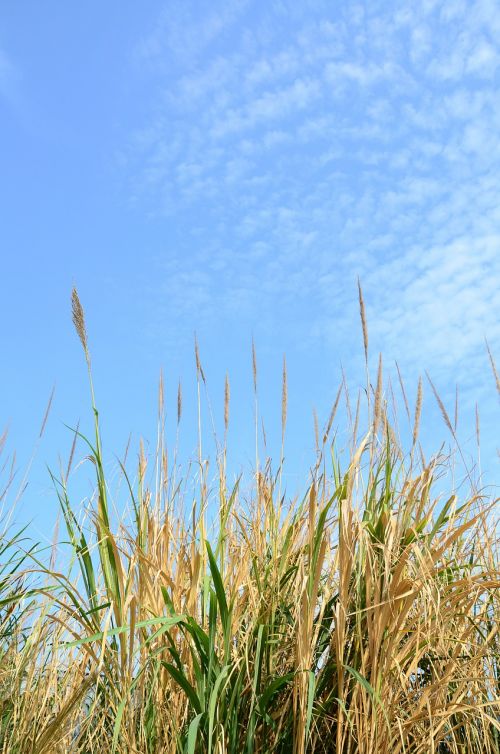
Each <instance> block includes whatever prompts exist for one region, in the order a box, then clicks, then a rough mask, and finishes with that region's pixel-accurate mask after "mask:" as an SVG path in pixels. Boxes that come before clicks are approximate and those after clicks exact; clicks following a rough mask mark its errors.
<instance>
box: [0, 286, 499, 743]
mask: <svg viewBox="0 0 500 754" xmlns="http://www.w3.org/2000/svg"><path fill="white" fill-rule="evenodd" d="M359 296H360V305H361V311H362V315H363V340H364V346H365V355H366V357H367V347H368V333H367V327H366V317H365V315H364V303H363V298H362V292H361V288H359ZM72 301H73V315H74V321H75V326H76V328H77V332H78V335H79V337H80V340H81V341H82V345H83V347H84V350H85V356H86V359H87V364H88V365H90V359H89V356H88V339H87V334H86V329H85V321H84V318H83V309H82V307H81V304H80V302H79V300H78V295H77V294H76V292H74V294H73V299H72ZM82 334H83V335H82ZM491 358H492V357H491ZM195 360H196V370H197V375H198V377H199V378H201V380H202V382H203V383H205V375H204V373H203V370H202V367H201V361H200V356H199V349H198V345H197V343H196V346H195ZM492 363H494V362H493V361H492ZM252 371H253V379H254V390H255V394H256V393H257V361H256V356H255V348H254V346H253V344H252ZM90 378H91V375H90ZM431 387H432V389H433V391H434V387H433V385H432V383H431ZM344 388H345V385H344V384H342V385H341V386H340V388H339V391H338V394H337V396H336V398H335V401H334V405H333V408H332V412H331V414H330V417H329V419H328V422H327V425H326V427H325V428H324V429H323V430H322V431H320V430H319V428H318V427H317V420H316V438H317V439H316V446H317V449H316V450H317V458H315V463H314V466H313V468H312V470H311V474H310V478H309V479H308V480H307V482H306V484H305V485H304V487H305V492H304V495H303V497H302V498H301V499H293V500H289V499H286V496H284V495H282V492H281V479H282V474H281V472H282V457H281V462H280V464H279V467H278V469H277V470H273V469H272V466H271V463H270V461H268V462H266V463H265V464H264V465H263V467H260V466H259V461H258V446H257V447H256V469H255V475H254V477H253V484H252V488H251V490H250V492H248V491H247V490H243V489H242V487H243V484H244V482H243V479H241V478H240V479H238V480H237V481H236V482H235V483H232V482H230V480H229V479H228V477H227V473H226V458H225V453H226V443H225V442H224V444H223V446H222V447H221V450H220V454H219V456H218V457H217V458H216V461H215V468H214V470H213V474H212V473H211V472H210V471H209V469H210V466H209V462H208V459H206V458H204V457H203V456H202V453H201V441H200V445H199V459H198V461H199V463H198V467H197V468H195V471H193V474H192V476H191V477H190V478H189V479H184V480H182V479H180V478H179V477H178V474H177V470H176V468H175V463H173V464H169V461H168V457H167V451H166V447H165V443H164V440H163V426H164V396H163V381H162V380H161V381H160V389H159V427H160V430H159V436H158V442H157V446H156V447H157V450H156V457H155V458H152V459H148V458H147V457H146V455H145V452H144V448H143V447H142V445H141V449H140V453H139V461H138V468H137V470H136V471H135V473H134V477H135V479H134V478H132V476H131V475H130V474H129V471H127V469H126V467H125V464H123V465H122V466H121V472H122V477H123V482H124V485H125V487H124V488H125V489H127V491H128V492H127V506H128V507H129V508H130V515H129V516H127V515H124V518H123V520H122V521H119V522H116V523H115V522H114V521H113V517H112V516H111V515H110V502H109V495H110V492H109V486H108V480H107V479H106V476H105V473H104V466H103V461H102V448H101V438H100V431H99V421H98V413H97V410H96V406H95V399H94V394H93V390H92V392H91V398H92V408H93V412H94V417H95V425H94V429H95V435H94V437H93V438H92V439H91V440H89V439H87V438H86V437H83V436H82V435H80V434H79V432H78V430H77V431H76V432H75V443H74V445H73V448H72V450H71V454H70V463H69V464H68V469H67V473H66V475H65V476H63V477H62V478H59V479H56V478H54V484H55V490H56V492H57V495H58V497H59V501H60V504H61V510H62V513H63V517H64V522H65V525H66V529H67V537H68V539H69V541H70V545H71V548H70V549H71V555H70V557H71V559H72V562H73V565H74V568H71V569H69V572H68V563H67V559H64V558H60V563H59V565H58V564H57V562H54V561H53V560H52V561H51V562H50V564H49V565H47V563H46V559H45V558H44V556H43V553H40V552H37V551H36V550H35V551H33V550H31V551H30V552H28V553H26V545H25V543H23V542H21V541H16V540H15V538H14V539H13V541H11V540H8V537H7V535H4V537H3V539H2V540H1V542H2V546H1V547H0V558H1V559H0V563H1V564H2V565H1V566H0V662H1V664H0V752H1V753H2V754H7V753H8V754H28V753H29V754H63V752H64V753H66V752H68V753H71V754H73V753H74V754H104V753H105V754H180V753H181V752H182V753H184V752H185V753H187V754H200V753H201V752H204V753H205V752H207V753H208V754H212V753H213V754H226V753H227V754H243V753H244V752H246V753H247V754H271V753H274V752H276V754H306V752H307V753H308V752H311V753H312V752H314V753H315V754H319V753H320V752H321V753H322V752H324V753H325V754H358V753H359V754H389V752H390V753H391V754H430V753H435V754H465V753H466V754H475V753H476V752H477V754H479V753H481V754H493V753H494V752H496V753H498V751H499V743H500V732H499V729H500V722H499V721H500V714H499V713H500V710H499V706H500V664H499V663H500V640H499V634H498V628H499V626H498V617H499V609H498V608H499V591H498V587H499V585H500V580H499V568H498V541H497V527H496V525H495V524H496V520H495V505H496V503H497V502H498V501H497V500H495V499H494V497H492V496H491V495H489V496H486V495H484V494H482V493H481V492H480V491H478V490H474V489H472V490H471V491H470V493H469V494H465V493H463V492H461V494H460V496H459V495H458V493H457V491H456V490H454V489H452V488H450V489H449V494H448V496H447V498H446V500H445V501H443V500H442V499H441V498H440V497H439V496H438V495H437V492H436V491H435V490H436V481H437V480H438V479H439V487H440V489H443V488H444V487H445V483H446V480H449V479H450V478H451V477H450V476H449V475H448V476H447V474H448V472H449V465H448V461H447V459H446V458H444V457H442V456H437V457H435V458H433V459H431V460H429V461H428V462H425V461H424V459H423V456H422V454H420V456H419V457H417V454H415V453H414V449H415V446H416V445H417V444H418V433H419V425H420V422H421V413H422V396H423V389H422V382H421V381H419V383H418V389H417V398H416V404H415V408H414V410H413V412H412V413H413V421H411V422H409V423H410V427H409V432H410V436H411V447H410V452H408V453H405V452H404V449H403V448H402V447H401V444H400V442H399V441H398V440H397V434H396V430H395V429H394V428H393V427H392V425H391V423H390V421H389V417H388V414H387V399H386V395H390V389H389V387H385V386H384V381H383V374H382V360H381V359H380V362H379V369H378V375H377V378H376V386H375V389H374V391H373V392H374V401H373V411H372V412H371V413H370V414H369V419H368V425H367V426H366V427H365V434H364V437H363V439H362V440H361V441H357V440H356V437H357V435H358V428H359V423H360V416H361V412H360V408H359V401H358V406H357V409H356V415H355V418H354V419H353V420H352V426H351V431H352V433H353V435H354V437H353V442H352V443H349V446H350V447H352V450H351V452H350V455H349V458H348V459H347V460H346V461H345V462H344V463H343V464H341V462H340V459H339V456H338V455H337V453H336V450H335V443H334V442H333V440H332V437H331V434H332V427H333V422H334V419H335V415H336V412H337V409H338V406H339V402H340V400H341V397H342V395H344V396H345V397H346V399H347V393H346V392H345V389H344ZM403 391H404V387H403ZM369 397H370V396H369V392H368V393H367V398H368V399H369ZM436 398H438V405H439V406H440V409H441V411H444V416H445V421H446V418H447V417H448V415H447V413H446V410H445V409H444V405H443V404H442V402H441V400H440V399H439V397H438V395H437V393H436ZM229 401H230V392H229V381H228V379H227V378H226V382H225V390H224V417H223V419H224V437H225V438H226V436H227V429H228V423H229ZM404 401H405V404H406V412H407V416H408V419H409V420H410V416H411V413H410V408H409V406H408V401H407V397H406V393H404ZM255 412H256V427H257V426H258V413H257V403H256V408H255ZM181 413H182V398H181V390H180V386H179V391H178V405H177V423H179V421H180V418H181ZM286 418H287V374H286V364H285V362H283V387H282V439H283V440H284V434H285V426H286ZM448 423H449V425H450V426H451V429H452V430H453V425H451V422H450V421H449V417H448V421H446V424H447V425H448ZM453 434H455V433H454V432H453ZM256 437H257V435H256ZM200 438H201V430H200ZM77 440H78V441H79V443H83V444H84V445H86V446H87V447H86V453H87V455H88V457H89V458H90V460H91V462H92V464H93V467H94V470H95V475H96V492H95V495H94V497H93V498H92V500H89V501H88V505H87V506H86V509H85V511H80V510H78V511H77V510H75V509H74V507H73V506H72V504H71V501H70V492H69V490H68V482H69V480H68V477H69V471H70V467H71V461H72V460H73V456H74V453H75V445H76V442H77ZM174 456H175V453H174ZM187 482H190V484H191V486H190V487H188V485H187ZM195 484H197V486H198V489H199V494H198V496H197V498H196V499H194V500H193V499H192V497H191V496H190V495H191V493H188V492H186V490H188V489H194V488H195V486H194V485H195ZM450 484H451V483H450ZM210 521H212V525H211V526H210V525H209V524H210ZM207 522H208V523H207ZM23 553H24V555H23ZM23 557H25V559H24V560H22V558H23ZM75 568H77V569H78V570H79V575H78V576H77V575H76V574H75V573H74V570H75Z"/></svg>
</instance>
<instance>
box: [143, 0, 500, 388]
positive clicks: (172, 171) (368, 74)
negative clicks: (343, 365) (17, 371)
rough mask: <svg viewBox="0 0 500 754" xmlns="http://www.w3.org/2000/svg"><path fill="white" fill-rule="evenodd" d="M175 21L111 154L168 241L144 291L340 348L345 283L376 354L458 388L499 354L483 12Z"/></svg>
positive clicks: (211, 315)
mask: <svg viewBox="0 0 500 754" xmlns="http://www.w3.org/2000/svg"><path fill="white" fill-rule="evenodd" d="M183 8H184V10H183V11H182V13H180V14H175V13H171V14H170V17H175V18H176V21H175V24H174V25H173V22H171V21H170V20H168V19H167V16H166V15H165V17H163V18H162V19H161V20H160V22H159V26H158V29H157V30H156V31H155V32H154V33H153V34H152V36H151V38H150V39H149V40H145V42H144V43H143V46H142V49H143V53H144V54H145V55H148V56H149V57H151V56H153V57H156V59H160V60H162V61H163V62H164V63H165V66H166V67H165V71H164V75H163V77H161V85H160V88H159V90H158V91H160V92H161V96H160V97H159V104H158V105H157V106H156V108H154V107H152V111H151V118H150V120H149V122H145V124H144V129H143V131H142V132H141V133H139V134H137V136H136V139H135V141H134V146H133V149H132V152H131V157H130V159H131V162H130V165H131V166H135V167H133V179H134V184H135V186H136V193H135V201H136V202H138V203H139V205H140V206H143V207H147V208H148V210H152V211H154V212H156V213H157V214H159V215H163V214H164V215H165V216H167V217H169V218H170V222H175V224H176V226H177V228H178V229H179V236H180V237H181V238H182V240H181V241H179V242H176V246H175V247H174V246H172V245H170V246H167V247H166V248H165V254H164V255H162V257H161V259H158V274H159V275H160V276H161V277H162V279H163V280H164V283H163V285H162V294H161V295H162V296H163V297H165V296H166V297H168V300H169V301H170V302H171V303H172V306H173V307H174V309H175V310H176V311H177V312H178V315H179V317H181V318H183V317H184V318H185V319H186V321H188V320H189V319H190V318H191V317H195V316H197V317H198V318H200V317H202V318H203V321H204V322H210V321H214V320H217V321H220V319H221V318H224V317H226V318H234V317H235V316H238V317H240V318H241V319H242V321H247V322H252V321H254V320H255V319H256V312H258V319H259V322H260V323H261V325H262V326H263V327H265V328H267V329H269V327H272V328H274V329H275V330H279V332H280V334H281V335H282V338H283V341H284V345H285V346H286V339H287V338H288V339H289V340H290V341H291V340H294V341H295V342H297V341H298V340H301V341H302V342H304V343H311V342H312V341H314V339H318V338H321V339H327V340H329V341H331V342H332V343H333V342H336V343H338V341H339V340H342V339H344V340H345V342H346V343H348V342H349V339H350V333H351V332H352V321H353V317H354V316H355V307H356V292H355V285H354V283H355V280H356V276H357V275H360V276H361V278H362V280H363V283H364V286H365V294H366V298H367V301H368V310H369V316H370V321H371V330H372V336H373V340H374V343H375V344H376V346H377V347H379V348H381V349H383V350H385V351H386V352H388V353H389V354H391V355H393V356H397V357H399V358H400V359H402V360H403V361H405V360H406V362H408V363H411V364H412V365H418V367H419V368H432V369H433V371H434V373H439V372H440V371H441V370H443V369H446V370H449V369H450V368H453V369H454V370H455V372H456V374H457V377H458V378H459V379H460V378H462V379H463V381H464V382H465V383H466V384H472V383H473V381H474V380H477V379H478V371H477V369H478V367H476V366H474V365H475V364H476V363H477V355H478V353H479V352H480V351H482V349H483V338H484V336H485V335H486V336H487V337H488V338H489V339H490V341H491V342H494V341H496V340H497V339H498V340H500V328H499V324H498V311H499V305H500V294H499V293H498V290H499V289H500V286H499V285H498V282H499V281H500V234H499V232H498V229H499V227H500V224H499V221H500V210H499V204H498V196H500V137H499V134H500V100H499V98H498V96H497V91H498V77H499V63H500V58H499V56H500V20H499V17H498V13H497V10H498V9H497V7H496V3H495V2H490V1H489V0H478V2H474V3H465V2H458V1H457V2H438V1H437V0H432V1H431V0H426V2H422V3H418V4H417V3H413V2H409V1H408V2H405V3H396V4H394V5H393V4H392V3H373V4H370V5H369V6H368V7H367V6H361V5H359V6H354V5H350V6H349V7H347V8H343V9H342V8H340V9H339V8H337V9H328V8H327V7H326V6H323V5H322V4H321V3H320V2H317V3H316V2H311V4H310V5H309V6H308V7H307V9H306V8H304V10H303V12H301V11H300V9H297V6H296V5H291V4H287V3H276V4H274V5H271V6H270V8H269V9H268V10H266V11H265V12H264V11H263V10H262V9H260V8H259V10H255V9H250V8H249V6H247V5H246V4H245V3H234V4H229V5H224V6H222V5H221V6H220V7H219V6H218V5H217V4H215V5H211V6H210V9H205V11H203V12H202V13H201V14H200V16H199V17H198V18H196V20H195V18H194V5H193V6H191V5H189V4H187V5H185V6H183ZM196 8H198V6H196ZM284 11H286V12H284ZM243 19H244V23H243ZM180 27H182V28H180ZM200 27H203V28H204V29H205V32H204V33H203V34H201V36H200V35H199V33H198V32H199V28H200ZM228 30H230V31H231V33H230V35H228V34H226V31H228ZM169 55H170V56H171V55H175V56H176V60H175V62H174V63H172V62H170V63H169V62H168V61H169ZM179 61H184V62H185V65H181V66H180V67H179ZM138 166H139V167H138ZM475 370H476V371H475Z"/></svg>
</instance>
